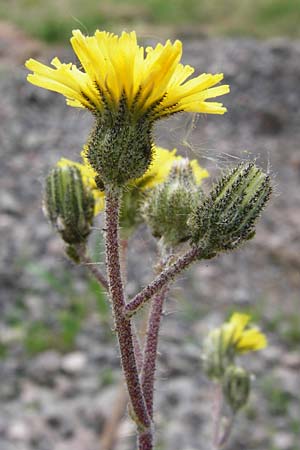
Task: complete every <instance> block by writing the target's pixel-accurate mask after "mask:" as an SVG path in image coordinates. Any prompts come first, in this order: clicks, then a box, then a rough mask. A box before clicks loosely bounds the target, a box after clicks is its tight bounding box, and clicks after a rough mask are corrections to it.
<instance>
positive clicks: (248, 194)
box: [188, 162, 272, 258]
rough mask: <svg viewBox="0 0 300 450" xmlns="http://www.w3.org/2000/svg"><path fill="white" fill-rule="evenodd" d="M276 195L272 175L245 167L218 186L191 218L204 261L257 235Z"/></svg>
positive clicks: (231, 173) (251, 166)
mask: <svg viewBox="0 0 300 450" xmlns="http://www.w3.org/2000/svg"><path fill="white" fill-rule="evenodd" d="M271 192H272V187H271V182H270V177H269V175H267V174H265V173H264V172H263V171H262V170H261V169H259V168H258V167H256V166H255V164H254V163H252V162H251V163H241V164H239V165H238V166H237V167H235V168H234V169H232V170H230V171H228V172H227V173H225V175H224V176H223V177H222V178H221V179H220V181H218V182H217V183H216V185H215V186H214V187H213V189H212V191H211V192H210V194H209V195H207V196H206V197H205V198H204V199H203V200H202V202H201V204H200V205H199V206H198V208H196V210H195V212H193V213H192V214H191V216H190V218H189V221H188V223H189V227H190V229H191V234H192V239H191V241H192V243H193V244H196V245H199V247H201V248H202V249H203V253H202V255H201V257H202V258H210V257H212V256H214V255H215V254H217V253H218V252H221V251H225V250H232V249H234V248H236V247H238V246H239V245H240V244H241V243H242V242H243V241H245V240H249V239H251V238H253V237H254V235H255V223H256V221H257V219H258V217H259V215H260V213H261V211H262V210H263V208H264V207H265V205H266V203H267V201H268V199H269V198H270V195H271Z"/></svg>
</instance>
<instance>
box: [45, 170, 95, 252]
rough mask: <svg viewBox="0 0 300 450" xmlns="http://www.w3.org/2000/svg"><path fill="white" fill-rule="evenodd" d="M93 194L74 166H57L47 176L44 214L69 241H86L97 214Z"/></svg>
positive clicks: (74, 242) (70, 242)
mask: <svg viewBox="0 0 300 450" xmlns="http://www.w3.org/2000/svg"><path fill="white" fill-rule="evenodd" d="M94 205H95V201H94V196H93V194H92V192H91V191H90V190H89V189H88V188H87V187H85V185H84V184H83V181H82V177H81V173H80V170H79V169H78V168H77V167H75V166H65V167H56V168H54V169H52V170H51V172H50V174H49V175H48V177H47V178H46V188H45V195H44V210H45V214H46V216H47V217H48V219H49V220H50V222H51V223H52V225H53V226H54V227H55V228H56V229H57V231H58V232H59V233H60V234H61V236H62V238H63V240H64V241H65V242H67V243H68V244H80V243H83V242H85V240H86V239H87V237H88V235H89V233H90V227H91V225H92V222H93V217H94Z"/></svg>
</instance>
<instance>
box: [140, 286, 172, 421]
mask: <svg viewBox="0 0 300 450" xmlns="http://www.w3.org/2000/svg"><path fill="white" fill-rule="evenodd" d="M167 290H168V287H167V286H164V287H163V288H162V290H161V291H160V292H159V293H158V294H156V295H155V297H154V298H153V299H152V302H151V310H150V313H149V322H148V329H147V334H146V342H145V347H144V358H143V368H142V373H141V382H142V389H143V393H144V397H145V401H146V406H147V410H148V414H149V415H150V417H151V419H152V418H153V395H154V376H155V369H156V358H157V347H158V333H159V328H160V322H161V317H162V311H163V303H164V300H165V297H166V293H167Z"/></svg>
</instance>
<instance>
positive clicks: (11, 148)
mask: <svg viewBox="0 0 300 450" xmlns="http://www.w3.org/2000/svg"><path fill="white" fill-rule="evenodd" d="M299 25H300V2H299V0H251V1H250V0H244V1H243V2H241V1H238V0H224V1H223V2H220V1H216V0H210V1H208V0H185V1H183V0H164V1H162V0H144V1H143V2H139V1H138V0H132V1H121V0H110V1H96V0H85V1H84V2H82V1H79V0H73V1H71V0H69V1H68V0H53V1H51V2H49V1H48V2H47V1H42V0H40V1H39V0H0V98H1V102H0V156H1V164H0V187H1V197H0V231H1V246H0V272H1V295H0V380H1V383H0V450H33V449H38V450H48V449H49V450H53V449H54V450H67V449H72V450H82V449H83V448H84V449H85V450H95V449H101V450H107V448H104V445H103V443H102V444H101V443H100V437H101V435H102V434H103V431H104V430H105V423H106V421H107V419H108V418H109V417H110V413H111V411H112V409H113V404H114V401H115V399H116V398H117V399H119V400H117V402H118V404H121V403H122V402H121V401H120V397H118V396H119V395H120V393H119V391H120V380H121V377H120V370H119V358H118V352H117V348H116V342H115V336H114V332H113V331H112V324H111V320H110V308H109V305H108V304H107V301H106V298H105V294H104V293H103V291H102V290H101V289H100V288H99V287H98V285H97V284H96V283H95V281H94V280H93V279H92V278H90V277H89V276H88V274H87V271H86V268H85V267H75V266H74V265H72V264H71V263H69V262H68V261H67V259H66V258H65V257H64V254H63V244H62V243H61V241H60V239H59V237H58V236H57V235H55V233H54V232H53V230H51V228H50V226H49V224H48V223H47V221H46V220H45V218H44V217H43V214H42V189H43V180H44V177H45V176H46V174H47V172H48V170H49V169H50V168H51V167H52V166H53V164H55V163H56V162H57V160H58V159H59V158H60V157H61V156H65V157H67V158H71V159H74V160H75V159H77V160H78V155H79V152H80V150H81V148H82V145H83V144H84V142H85V140H86V138H87V135H88V132H89V129H90V126H91V124H92V119H91V117H90V115H89V114H88V112H84V111H80V112H79V111H75V110H72V109H71V108H68V107H67V106H66V105H65V102H64V99H63V98H62V97H61V96H59V95H58V94H55V93H52V92H48V91H43V90H42V89H39V88H37V87H34V86H31V85H29V84H28V83H27V82H26V70H25V69H24V62H25V60H26V59H28V58H29V57H35V58H37V59H39V60H41V61H43V62H45V63H49V62H50V61H51V59H52V58H53V57H54V56H59V57H60V58H61V59H62V60H63V61H66V62H68V61H76V59H75V56H74V55H73V54H72V51H71V49H70V45H69V37H70V35H71V30H72V29H74V28H79V29H81V30H82V31H83V32H84V33H86V34H92V33H93V32H94V30H95V29H96V28H101V29H105V30H111V31H113V32H120V31H121V30H123V29H126V30H132V29H135V30H136V31H137V33H138V36H139V37H140V38H141V42H142V43H143V44H145V45H148V44H150V45H153V44H155V43H156V42H158V41H164V40H165V39H167V38H171V39H174V38H180V39H181V40H182V41H183V44H184V54H183V61H184V63H187V64H190V65H192V66H194V67H195V69H196V72H197V73H201V72H223V73H224V77H225V82H226V83H229V84H230V85H231V93H230V94H229V95H227V96H226V97H224V99H223V102H224V104H225V105H226V106H227V107H228V113H227V114H226V115H224V117H213V116H204V115H203V116H200V117H197V116H192V115H184V114H183V115H179V116H177V117H175V118H173V119H172V120H168V121H164V122H162V123H160V124H159V126H157V127H156V129H155V138H156V142H157V143H158V144H160V145H162V146H164V147H166V148H170V149H172V148H174V147H176V148H178V150H179V152H180V153H181V154H183V155H188V156H189V157H193V158H194V157H196V158H198V159H199V161H200V163H201V164H202V165H203V166H204V167H206V168H207V169H208V170H209V171H210V172H211V179H210V180H207V182H206V184H205V185H204V188H205V189H207V188H209V186H210V184H211V182H212V179H213V178H214V176H216V175H217V174H218V172H219V171H220V170H221V169H222V168H224V167H227V166H228V165H230V164H233V163H236V162H238V161H239V160H240V159H241V158H242V159H248V158H251V157H255V158H257V162H258V163H259V164H260V165H261V166H263V167H264V168H265V169H266V170H269V171H270V172H271V174H272V175H273V177H274V187H275V189H274V190H275V193H274V196H273V199H272V201H271V204H270V206H269V207H268V208H267V209H266V211H265V212H264V213H263V217H262V220H261V222H260V224H259V226H258V228H257V236H256V238H255V239H254V240H253V241H252V242H250V243H249V244H247V246H246V247H245V248H244V249H241V250H239V251H236V252H234V253H232V254H228V255H222V256H220V257H218V258H217V259H215V260H211V261H207V262H205V263H201V264H198V265H197V266H195V267H194V268H193V269H192V270H190V271H189V272H187V273H185V274H184V276H182V277H181V279H180V280H179V282H177V284H176V286H175V287H173V288H172V290H171V292H170V295H169V299H168V302H167V305H166V315H165V317H164V320H163V326H162V331H161V341H160V348H159V350H160V354H159V368H158V372H157V389H156V411H157V412H156V424H157V446H156V450H171V449H172V450H207V449H209V448H212V447H211V445H210V442H211V433H212V429H211V428H212V427H211V415H212V391H211V386H210V383H209V382H208V381H207V380H206V379H205V377H204V376H203V374H202V372H201V360H200V355H201V342H202V339H203V337H204V336H205V335H206V334H207V332H208V331H209V330H210V329H211V328H212V327H214V326H217V325H219V324H220V323H221V322H223V321H224V319H226V318H227V317H228V316H229V315H230V313H231V312H232V311H236V310H238V311H244V312H248V313H250V314H252V315H253V318H254V320H255V321H256V322H257V324H258V325H259V326H260V327H261V328H262V329H263V331H264V332H265V333H266V334H267V336H268V340H269V346H268V348H267V349H266V350H264V351H262V352H259V353H257V354H254V353H253V354H251V355H249V357H247V358H246V362H245V361H243V363H244V364H245V365H246V367H247V368H248V369H249V370H251V371H253V373H254V374H255V377H254V378H253V389H252V393H251V397H250V401H249V403H248V405H247V407H246V408H245V409H244V410H243V411H242V413H241V414H240V416H239V417H238V419H237V421H236V424H235V428H234V430H233V433H232V437H231V441H230V443H229V444H228V448H234V449H235V450H238V449H240V450H242V449H246V448H247V449H249V450H250V449H255V450H265V449H266V448H267V449H269V450H298V449H299V438H300V419H299V417H300V407H299V404H300V377H299V373H300V352H299V346H300V308H299V289H300V239H299V235H300V196H299V180H300V154H299V141H300V127H299V125H300V110H299V102H300V89H299V82H300V40H299V34H300V26H299ZM97 227H98V228H101V217H100V218H99V220H98V222H97V223H96V228H97ZM90 249H91V254H92V257H93V259H94V261H95V262H99V263H102V262H103V260H104V256H103V243H102V240H101V236H100V233H99V230H97V229H95V231H94V232H93V234H92V239H91V245H90ZM140 255H143V263H142V262H141V257H140ZM155 261H156V256H155V242H154V241H153V239H152V238H151V236H150V235H149V233H148V232H147V230H146V229H144V228H143V227H141V228H140V229H139V230H138V231H137V232H136V234H135V235H134V236H133V238H132V241H131V243H130V251H129V264H128V267H129V268H128V279H129V283H128V294H129V295H133V294H134V293H135V292H137V291H138V290H139V288H140V287H141V286H143V285H145V283H146V282H147V281H149V280H151V278H152V273H151V267H152V266H153V264H155ZM139 319H141V317H139ZM115 433H116V435H117V436H118V443H117V445H116V447H115V448H116V450H131V449H132V448H133V447H134V437H133V428H132V426H131V424H130V421H129V420H128V419H126V415H125V418H124V419H123V421H122V423H121V424H120V427H118V428H116V427H115Z"/></svg>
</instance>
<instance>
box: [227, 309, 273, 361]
mask: <svg viewBox="0 0 300 450" xmlns="http://www.w3.org/2000/svg"><path fill="white" fill-rule="evenodd" d="M250 320H251V316H249V315H248V314H241V313H234V314H233V315H232V316H231V318H230V320H229V322H227V323H225V324H223V325H222V327H221V330H222V331H221V332H222V338H223V342H224V347H233V348H234V349H235V351H236V352H237V353H247V352H253V351H257V350H261V349H263V348H265V347H266V346H267V338H266V336H265V335H264V334H263V333H262V332H261V331H260V330H259V329H258V328H256V327H248V324H249V322H250Z"/></svg>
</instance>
